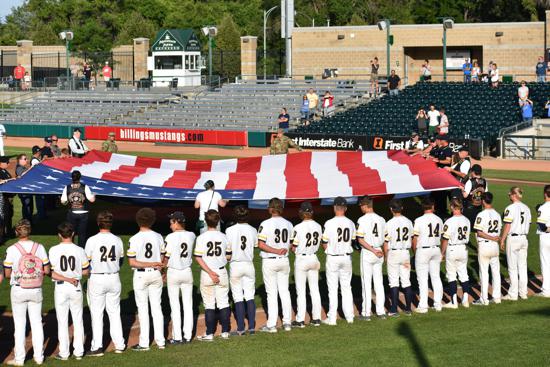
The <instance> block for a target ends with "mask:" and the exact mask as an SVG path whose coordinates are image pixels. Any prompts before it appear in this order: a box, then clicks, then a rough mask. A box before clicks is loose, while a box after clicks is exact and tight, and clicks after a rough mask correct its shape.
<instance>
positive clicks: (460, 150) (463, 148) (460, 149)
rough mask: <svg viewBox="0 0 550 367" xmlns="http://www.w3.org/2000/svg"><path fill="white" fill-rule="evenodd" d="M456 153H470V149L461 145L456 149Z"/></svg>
mask: <svg viewBox="0 0 550 367" xmlns="http://www.w3.org/2000/svg"><path fill="white" fill-rule="evenodd" d="M458 151H459V152H469V151H470V148H468V147H467V146H466V145H461V146H460V147H459V148H458Z"/></svg>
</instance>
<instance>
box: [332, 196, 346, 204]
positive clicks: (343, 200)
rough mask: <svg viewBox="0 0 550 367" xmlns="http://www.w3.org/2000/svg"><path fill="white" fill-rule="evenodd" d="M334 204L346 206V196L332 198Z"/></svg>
mask: <svg viewBox="0 0 550 367" xmlns="http://www.w3.org/2000/svg"><path fill="white" fill-rule="evenodd" d="M334 206H348V201H347V200H346V198H343V197H341V196H338V197H337V198H336V199H334Z"/></svg>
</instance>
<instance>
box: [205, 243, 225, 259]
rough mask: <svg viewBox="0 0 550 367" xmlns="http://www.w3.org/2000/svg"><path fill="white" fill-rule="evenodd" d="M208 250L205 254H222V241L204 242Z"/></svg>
mask: <svg viewBox="0 0 550 367" xmlns="http://www.w3.org/2000/svg"><path fill="white" fill-rule="evenodd" d="M206 247H207V248H208V250H207V251H206V256H220V255H221V254H222V243H221V242H212V241H210V242H208V243H207V244H206Z"/></svg>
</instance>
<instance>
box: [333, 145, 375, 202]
mask: <svg viewBox="0 0 550 367" xmlns="http://www.w3.org/2000/svg"><path fill="white" fill-rule="evenodd" d="M362 159H363V158H362V155H361V154H357V152H337V156H336V166H337V167H338V170H339V171H340V172H342V173H343V174H345V175H347V176H348V179H349V184H350V186H351V189H352V193H353V195H365V194H380V193H385V192H386V183H385V182H383V181H382V180H381V179H380V175H379V174H378V171H377V170H375V169H372V168H368V167H366V166H365V165H364V164H363V160H362Z"/></svg>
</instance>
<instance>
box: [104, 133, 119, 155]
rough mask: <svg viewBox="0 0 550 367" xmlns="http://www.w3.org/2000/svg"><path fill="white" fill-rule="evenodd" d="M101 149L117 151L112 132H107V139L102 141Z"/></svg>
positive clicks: (111, 151)
mask: <svg viewBox="0 0 550 367" xmlns="http://www.w3.org/2000/svg"><path fill="white" fill-rule="evenodd" d="M101 150H102V151H104V152H109V153H118V146H117V145H116V143H115V133H114V132H110V133H109V139H107V140H105V141H104V142H103V145H102V146H101Z"/></svg>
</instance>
